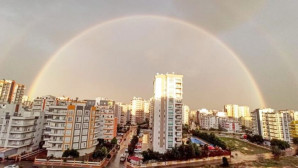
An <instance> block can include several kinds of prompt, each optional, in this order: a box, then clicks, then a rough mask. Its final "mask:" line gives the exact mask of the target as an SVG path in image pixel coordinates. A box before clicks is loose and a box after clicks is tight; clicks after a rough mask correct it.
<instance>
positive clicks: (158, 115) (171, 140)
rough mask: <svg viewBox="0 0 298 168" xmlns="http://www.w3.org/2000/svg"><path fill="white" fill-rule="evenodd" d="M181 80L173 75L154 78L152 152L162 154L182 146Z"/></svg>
mask: <svg viewBox="0 0 298 168" xmlns="http://www.w3.org/2000/svg"><path fill="white" fill-rule="evenodd" d="M182 78H183V75H177V74H174V73H173V74H157V75H156V76H155V80H154V121H153V150H154V151H158V152H162V153H164V152H166V150H167V149H171V148H173V147H175V146H176V145H177V146H179V145H181V144H182V106H183V104H182V93H183V92H182Z"/></svg>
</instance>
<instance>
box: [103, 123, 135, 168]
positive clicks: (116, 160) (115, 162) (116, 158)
mask: <svg viewBox="0 0 298 168" xmlns="http://www.w3.org/2000/svg"><path fill="white" fill-rule="evenodd" d="M135 134H136V127H131V129H130V132H129V133H128V134H127V136H126V140H125V141H124V142H122V143H121V145H120V149H119V151H118V152H117V154H116V156H114V157H113V158H112V159H111V161H110V163H109V164H108V166H107V167H108V168H115V167H119V168H125V165H124V163H123V162H120V156H121V154H123V153H125V148H127V147H128V144H129V143H130V140H131V139H132V137H133V135H135Z"/></svg>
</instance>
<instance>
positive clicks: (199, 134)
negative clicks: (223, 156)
mask: <svg viewBox="0 0 298 168" xmlns="http://www.w3.org/2000/svg"><path fill="white" fill-rule="evenodd" d="M192 135H193V136H196V137H199V138H201V139H203V140H205V141H207V142H209V143H210V144H213V145H215V146H218V147H221V148H222V149H224V150H225V149H227V145H226V143H225V142H224V141H222V140H220V139H219V138H218V137H217V136H215V135H214V133H210V134H208V133H206V132H200V131H199V130H198V129H196V130H194V131H193V132H192Z"/></svg>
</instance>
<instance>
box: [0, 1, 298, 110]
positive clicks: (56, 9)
mask: <svg viewBox="0 0 298 168" xmlns="http://www.w3.org/2000/svg"><path fill="white" fill-rule="evenodd" d="M297 5H298V2H297V1H277V0H276V1H260V0H257V1H236V0H235V1H220V0H218V1H199V0H193V1H191V0H187V1H184V0H183V1H182V0H181V1H174V0H173V1H168V0H163V1H160V0H156V1H155V0H150V1H148V0H134V1H132V0H130V1H129V0H128V1H123V0H118V1H116V0H109V1H75V0H73V1H66V0H65V1H55V0H52V1H30V0H27V1H13V0H11V1H0V77H1V78H5V79H14V80H16V81H17V82H18V83H23V84H25V85H26V88H27V91H26V93H28V92H29V90H30V89H31V90H33V96H42V95H47V94H52V95H55V96H62V95H65V96H71V97H80V98H95V97H108V98H111V99H114V100H116V101H122V102H127V103H128V102H129V101H130V100H131V99H132V97H133V96H140V97H143V98H145V99H148V98H150V97H151V96H153V79H154V75H155V74H156V73H157V72H159V73H167V72H176V73H179V74H182V75H184V102H185V104H188V105H190V106H191V108H192V109H197V108H203V107H206V108H209V109H219V110H221V109H222V108H223V105H224V104H230V103H233V104H240V105H248V106H250V107H251V109H254V108H258V107H260V106H262V103H261V102H260V99H259V97H258V91H257V90H256V88H255V87H254V86H253V81H252V80H251V79H250V77H249V75H248V74H247V73H246V71H245V67H246V68H247V70H248V71H249V72H250V73H251V75H252V77H253V79H254V80H255V82H256V84H257V85H258V87H259V89H260V92H261V94H262V95H263V97H264V101H265V103H266V105H267V107H272V108H275V109H295V110H298V98H297V97H298V66H297V65H298V48H297V44H298V31H297V30H298V22H297V20H298V11H297V9H296V7H297ZM103 23H107V24H103ZM96 25H97V26H96ZM92 27H93V29H90V28H92ZM86 30H90V31H86ZM82 32H84V33H83V34H82ZM79 34H81V36H79V37H78V35H79ZM74 37H77V38H76V39H75V40H73V41H72V42H71V43H69V41H70V40H72V39H73V38H74ZM65 44H68V45H67V46H66V47H64V48H63V49H61V47H63V46H64V45H65ZM57 51H60V52H59V54H58V55H57V58H56V59H54V60H53V61H52V63H51V64H50V65H49V66H48V68H47V69H46V70H45V71H44V73H43V74H42V75H41V77H40V79H39V82H38V83H37V86H36V87H35V88H33V89H32V88H31V87H32V85H33V81H34V80H35V78H36V77H37V75H38V73H39V72H40V71H41V69H42V68H43V67H44V66H45V64H46V62H47V61H48V60H49V59H50V58H51V56H53V55H54V54H55V53H56V52H57ZM233 52H234V53H235V54H236V56H237V57H238V59H240V61H241V62H243V65H241V63H240V62H239V60H237V58H235V55H233Z"/></svg>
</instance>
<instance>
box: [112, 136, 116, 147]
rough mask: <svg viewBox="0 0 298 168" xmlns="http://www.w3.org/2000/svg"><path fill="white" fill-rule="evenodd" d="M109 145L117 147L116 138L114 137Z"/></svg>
mask: <svg viewBox="0 0 298 168" xmlns="http://www.w3.org/2000/svg"><path fill="white" fill-rule="evenodd" d="M111 143H112V144H113V146H115V145H117V139H116V137H114V138H113V139H112V140H111Z"/></svg>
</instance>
